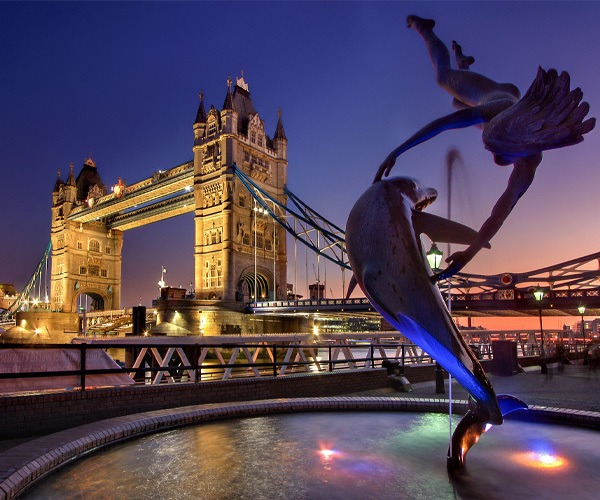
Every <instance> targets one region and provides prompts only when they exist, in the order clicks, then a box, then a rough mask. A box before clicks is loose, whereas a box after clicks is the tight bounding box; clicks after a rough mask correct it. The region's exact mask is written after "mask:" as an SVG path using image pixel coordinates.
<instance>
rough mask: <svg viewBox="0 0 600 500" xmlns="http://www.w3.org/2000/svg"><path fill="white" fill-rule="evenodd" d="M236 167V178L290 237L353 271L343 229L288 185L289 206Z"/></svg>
mask: <svg viewBox="0 0 600 500" xmlns="http://www.w3.org/2000/svg"><path fill="white" fill-rule="evenodd" d="M233 168H234V172H235V175H236V176H237V178H238V179H239V180H240V181H241V182H242V184H243V185H244V186H245V187H246V189H247V190H248V191H249V192H250V194H251V195H252V197H253V198H254V199H255V200H256V202H257V204H258V205H259V207H260V208H262V209H263V210H264V211H266V213H268V214H269V215H270V216H271V217H272V218H273V219H274V220H275V221H277V222H278V223H279V224H280V225H281V226H283V227H284V228H285V230H286V231H287V232H288V233H289V234H291V235H292V236H293V237H294V238H295V239H297V240H299V241H300V242H302V243H303V244H304V245H306V246H307V247H308V248H310V249H311V250H312V251H314V252H315V253H317V254H318V255H322V256H323V257H325V258H326V259H328V260H330V261H331V262H333V263H335V264H337V265H338V266H340V267H341V268H343V269H350V264H349V263H348V255H347V254H346V241H345V239H344V235H345V233H344V230H343V229H341V228H340V227H339V226H337V225H335V224H334V223H333V222H331V221H329V220H328V219H326V218H325V217H323V216H322V215H321V214H319V213H318V212H317V211H316V210H313V209H312V208H310V207H309V206H308V205H307V204H306V203H304V202H303V201H302V200H300V198H298V197H297V196H296V195H295V194H294V193H292V192H291V191H290V190H289V189H288V188H287V186H286V187H284V192H285V194H286V196H287V197H288V201H289V202H291V204H292V205H293V206H286V205H284V204H282V203H280V202H279V201H278V200H276V199H275V198H273V196H271V195H270V194H269V193H267V192H266V191H265V190H264V189H262V188H261V187H260V186H259V185H258V184H257V183H255V182H254V181H253V180H252V179H251V178H250V177H248V176H247V175H246V174H244V172H242V171H241V169H239V168H237V166H236V165H235V164H234V166H233Z"/></svg>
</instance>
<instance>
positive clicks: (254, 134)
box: [250, 132, 256, 144]
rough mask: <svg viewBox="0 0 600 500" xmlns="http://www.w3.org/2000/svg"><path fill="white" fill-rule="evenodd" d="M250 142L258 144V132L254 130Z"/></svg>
mask: <svg viewBox="0 0 600 500" xmlns="http://www.w3.org/2000/svg"><path fill="white" fill-rule="evenodd" d="M250 142H251V143H252V144H256V132H252V133H251V134H250Z"/></svg>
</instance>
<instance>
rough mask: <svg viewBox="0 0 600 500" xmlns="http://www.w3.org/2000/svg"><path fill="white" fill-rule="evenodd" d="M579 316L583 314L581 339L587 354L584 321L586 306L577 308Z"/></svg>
mask: <svg viewBox="0 0 600 500" xmlns="http://www.w3.org/2000/svg"><path fill="white" fill-rule="evenodd" d="M577 310H578V311H579V314H581V337H582V338H583V350H584V352H585V322H584V321H583V314H584V313H585V306H584V305H581V306H579V307H578V308H577Z"/></svg>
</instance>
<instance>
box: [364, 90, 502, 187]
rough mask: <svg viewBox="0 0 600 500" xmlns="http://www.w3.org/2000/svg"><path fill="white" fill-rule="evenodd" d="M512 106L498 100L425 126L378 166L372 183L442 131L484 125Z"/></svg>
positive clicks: (452, 114)
mask: <svg viewBox="0 0 600 500" xmlns="http://www.w3.org/2000/svg"><path fill="white" fill-rule="evenodd" d="M512 105H514V101H511V100H510V99H499V100H497V101H491V102H488V103H485V104H481V105H479V106H473V107H472V108H466V109H461V110H459V111H455V112H454V113H450V114H449V115H446V116H442V117H441V118H438V119H437V120H434V121H432V122H431V123H429V124H428V125H425V126H424V127H423V128H422V129H421V130H419V131H418V132H417V133H416V134H414V135H413V136H412V137H411V138H410V139H408V140H407V141H405V142H403V143H402V144H400V146H398V147H397V148H396V149H394V150H393V151H392V152H391V153H390V154H389V155H388V156H387V158H386V159H385V161H384V162H383V163H382V164H381V165H380V166H379V169H378V170H377V174H375V179H374V180H373V182H377V181H380V180H381V178H382V176H384V175H385V176H386V177H387V176H388V175H389V174H390V171H391V170H392V167H393V166H394V164H395V163H396V158H398V156H400V155H401V154H402V153H405V152H406V151H408V150H409V149H412V148H414V147H415V146H417V145H419V144H421V143H422V142H425V141H427V140H429V139H431V138H432V137H435V136H436V135H438V134H440V133H442V132H443V131H444V130H450V129H454V128H466V127H470V126H471V125H477V124H479V123H486V122H488V121H490V120H491V119H492V118H493V117H494V116H496V115H497V114H498V113H501V112H502V111H504V110H505V109H507V108H509V107H510V106H512Z"/></svg>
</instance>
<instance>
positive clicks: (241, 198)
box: [238, 194, 246, 207]
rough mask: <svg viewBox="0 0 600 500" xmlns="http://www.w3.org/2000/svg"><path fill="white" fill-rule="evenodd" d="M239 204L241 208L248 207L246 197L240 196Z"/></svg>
mask: <svg viewBox="0 0 600 500" xmlns="http://www.w3.org/2000/svg"><path fill="white" fill-rule="evenodd" d="M238 204H239V206H240V207H245V206H246V197H245V196H244V195H243V194H240V196H239V198H238Z"/></svg>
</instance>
